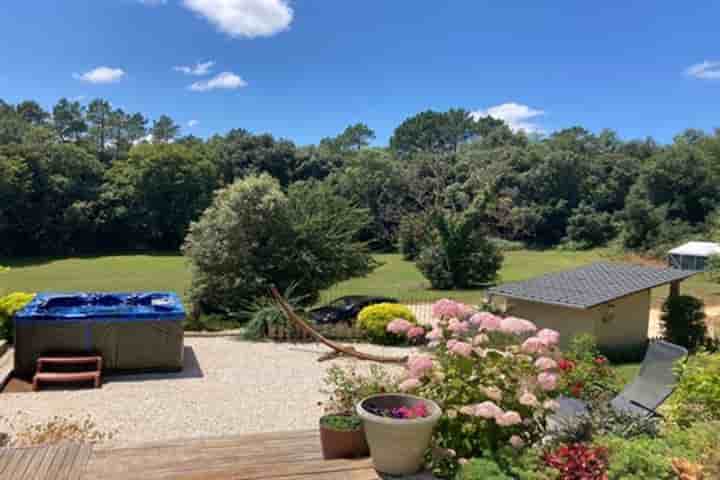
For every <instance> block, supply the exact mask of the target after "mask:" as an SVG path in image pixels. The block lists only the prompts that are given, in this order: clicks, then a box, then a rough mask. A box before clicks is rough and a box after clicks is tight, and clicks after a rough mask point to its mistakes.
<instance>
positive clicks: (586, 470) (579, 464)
mask: <svg viewBox="0 0 720 480" xmlns="http://www.w3.org/2000/svg"><path fill="white" fill-rule="evenodd" d="M545 463H546V464H547V465H549V466H550V467H552V468H554V469H555V470H557V471H558V472H560V477H559V478H560V479H561V480H577V479H582V480H606V479H607V478H608V476H607V473H606V472H607V467H608V452H607V449H605V448H603V447H594V446H590V445H586V444H584V443H574V444H571V445H561V446H560V447H558V448H557V449H556V450H555V451H552V452H548V453H547V454H546V455H545ZM612 478H618V477H612Z"/></svg>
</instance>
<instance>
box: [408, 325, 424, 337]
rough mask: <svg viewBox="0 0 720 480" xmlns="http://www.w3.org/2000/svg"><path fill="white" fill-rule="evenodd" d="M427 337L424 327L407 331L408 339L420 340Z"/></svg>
mask: <svg viewBox="0 0 720 480" xmlns="http://www.w3.org/2000/svg"><path fill="white" fill-rule="evenodd" d="M423 335H425V329H424V328H423V327H412V328H411V329H410V330H408V331H407V337H408V338H418V337H422V336H423Z"/></svg>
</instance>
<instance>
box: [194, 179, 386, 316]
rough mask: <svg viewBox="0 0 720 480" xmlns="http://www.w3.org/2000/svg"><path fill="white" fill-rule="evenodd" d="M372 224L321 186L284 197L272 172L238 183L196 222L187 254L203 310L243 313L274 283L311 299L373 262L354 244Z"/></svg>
mask: <svg viewBox="0 0 720 480" xmlns="http://www.w3.org/2000/svg"><path fill="white" fill-rule="evenodd" d="M366 222H367V213H366V212H365V211H363V210H360V209H357V208H355V207H354V206H352V205H351V204H350V203H349V202H348V201H346V200H345V199H343V198H340V197H337V196H335V195H334V194H332V193H331V192H330V191H329V190H328V189H327V188H326V187H324V186H322V185H316V184H312V183H307V184H306V183H303V184H295V185H293V187H291V188H290V190H289V192H288V194H287V195H286V194H285V193H283V191H282V190H281V189H280V185H279V184H278V182H277V180H275V179H273V178H272V177H270V176H268V175H261V176H250V177H247V178H245V179H243V180H238V181H237V182H235V183H233V184H232V185H230V186H229V187H227V188H224V189H221V190H219V191H218V192H217V193H216V195H215V199H214V201H213V203H212V205H211V206H210V207H208V209H207V210H205V212H204V213H203V215H202V216H201V218H200V219H199V220H198V221H197V222H193V223H192V225H191V226H190V231H189V233H188V235H187V238H186V239H185V244H184V246H183V252H184V253H185V255H186V256H187V257H188V259H189V260H190V264H191V270H192V286H191V292H190V293H191V298H192V300H193V301H194V302H197V303H199V304H200V305H201V306H202V307H203V309H207V310H211V311H212V310H219V311H222V312H225V313H238V312H240V311H241V310H242V309H243V307H244V306H245V305H247V302H248V301H250V300H252V299H254V298H256V297H261V296H265V295H267V294H268V289H269V288H270V287H271V286H276V287H278V288H279V289H280V290H285V289H287V288H288V287H289V286H290V285H292V284H296V285H297V292H296V293H297V294H298V295H301V296H303V298H304V299H305V301H307V302H312V301H314V300H315V299H316V298H317V296H318V293H319V291H320V290H321V289H323V288H327V287H329V286H331V285H332V284H334V283H336V282H338V281H341V280H345V279H348V278H351V277H353V276H358V275H365V274H367V273H369V272H370V271H371V270H372V269H373V268H374V267H375V263H374V261H373V259H372V257H371V255H370V254H369V252H368V251H367V249H366V248H365V246H364V245H362V244H358V243H355V242H354V239H355V235H356V234H357V232H358V231H359V230H360V228H361V227H362V226H363V225H364V224H365V223H366Z"/></svg>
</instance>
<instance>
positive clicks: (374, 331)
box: [357, 303, 417, 345]
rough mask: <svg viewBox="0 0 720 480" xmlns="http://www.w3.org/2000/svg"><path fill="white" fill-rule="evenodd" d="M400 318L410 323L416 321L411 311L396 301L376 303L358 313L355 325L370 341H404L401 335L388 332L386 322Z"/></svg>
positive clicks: (389, 342) (388, 342)
mask: <svg viewBox="0 0 720 480" xmlns="http://www.w3.org/2000/svg"><path fill="white" fill-rule="evenodd" d="M396 318H402V319H405V320H407V321H408V322H410V323H417V319H416V318H415V315H414V314H413V313H412V311H411V310H410V309H409V308H408V307H406V306H405V305H400V304H398V303H378V304H375V305H370V306H369V307H365V308H363V309H362V310H361V311H360V315H358V320H357V326H358V327H360V329H361V330H362V331H363V333H365V335H367V337H368V338H369V339H370V341H371V342H375V343H381V344H385V345H387V344H395V343H401V342H403V341H404V339H403V337H400V336H399V335H395V334H394V333H390V332H388V331H387V330H386V329H387V326H388V323H390V322H392V321H393V320H395V319H396Z"/></svg>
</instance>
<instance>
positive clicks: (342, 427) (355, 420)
mask: <svg viewBox="0 0 720 480" xmlns="http://www.w3.org/2000/svg"><path fill="white" fill-rule="evenodd" d="M320 425H322V426H323V427H325V428H327V429H328V430H335V431H336V432H354V431H356V430H360V427H362V420H361V419H360V417H358V416H357V415H335V414H332V415H325V416H323V417H321V418H320Z"/></svg>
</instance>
